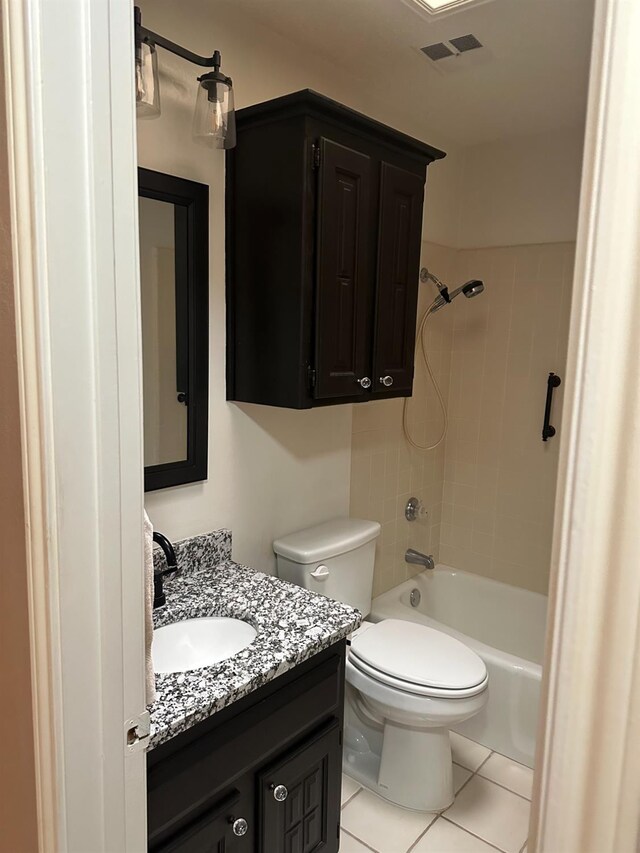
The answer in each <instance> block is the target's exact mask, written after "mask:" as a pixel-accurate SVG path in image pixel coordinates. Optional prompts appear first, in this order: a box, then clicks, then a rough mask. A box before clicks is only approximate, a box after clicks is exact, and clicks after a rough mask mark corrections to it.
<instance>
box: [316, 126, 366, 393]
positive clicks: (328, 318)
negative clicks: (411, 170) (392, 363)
mask: <svg viewBox="0 0 640 853" xmlns="http://www.w3.org/2000/svg"><path fill="white" fill-rule="evenodd" d="M317 144H318V145H319V147H320V162H321V166H320V175H319V178H318V181H319V187H318V238H317V246H316V259H317V277H316V328H315V333H316V368H315V369H316V384H315V396H316V397H318V398H331V397H353V396H354V395H356V394H364V393H365V390H366V389H365V388H363V387H362V385H361V384H360V383H359V380H360V379H362V377H364V376H365V371H366V369H367V366H368V356H369V346H370V343H369V342H370V330H369V323H368V316H369V310H370V309H369V306H370V276H371V273H370V255H371V242H370V241H371V224H372V208H371V159H370V157H368V156H367V155H366V154H362V153H361V152H359V151H353V150H352V149H350V148H346V147H345V146H344V145H339V144H338V143H337V142H332V141H331V140H329V139H321V140H320V141H319V143H317ZM365 385H366V383H365Z"/></svg>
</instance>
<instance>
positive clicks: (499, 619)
mask: <svg viewBox="0 0 640 853" xmlns="http://www.w3.org/2000/svg"><path fill="white" fill-rule="evenodd" d="M413 589H417V590H419V592H420V597H421V600H420V604H419V605H418V606H417V607H412V606H411V602H410V600H409V596H410V594H411V590H413ZM546 612H547V598H546V596H544V595H539V594H538V593H535V592H529V591H528V590H525V589H519V588H518V587H515V586H509V585H508V584H504V583H499V582H498V581H493V580H489V579H488V578H483V577H481V576H480V575H474V574H470V573H468V572H462V571H459V570H458V569H452V568H451V567H449V566H444V565H438V566H436V568H435V570H434V571H425V572H422V573H420V574H419V575H416V576H415V577H413V578H411V579H410V580H408V581H406V582H405V583H403V584H400V586H397V587H395V588H394V589H391V590H389V591H388V592H385V593H383V594H382V595H379V596H378V597H377V598H375V599H374V601H373V606H372V610H371V615H370V616H369V619H371V621H373V622H379V621H380V620H381V619H389V618H395V619H407V620H410V621H412V622H420V623H422V624H424V625H430V626H431V627H433V628H438V629H439V630H440V631H444V632H445V633H447V634H451V636H452V637H457V638H458V639H459V640H461V641H462V642H463V643H466V644H467V645H468V646H470V647H471V648H472V649H474V651H476V652H477V653H478V654H479V655H480V657H481V658H482V659H483V660H484V662H485V664H486V667H487V670H488V672H489V701H488V702H487V704H486V706H485V708H484V709H483V710H482V711H481V712H480V713H479V714H478V715H477V716H476V717H474V718H473V719H471V720H468V721H467V722H466V723H462V724H461V725H460V726H457V727H456V729H455V731H457V732H459V733H460V734H463V735H466V736H467V737H470V738H472V739H473V740H475V741H478V742H479V743H482V744H484V745H485V746H488V747H490V748H491V749H495V750H496V751H497V752H500V753H502V754H503V755H507V756H509V757H510V758H513V759H514V760H515V761H520V762H522V763H523V764H526V765H528V766H529V767H533V759H534V753H535V740H536V731H537V724H538V708H539V705H540V682H541V677H542V666H541V664H542V656H543V652H544V633H545V622H546Z"/></svg>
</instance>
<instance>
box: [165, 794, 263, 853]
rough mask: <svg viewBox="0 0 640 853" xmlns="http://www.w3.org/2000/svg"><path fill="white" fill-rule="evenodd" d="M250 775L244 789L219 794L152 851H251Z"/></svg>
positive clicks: (169, 852)
mask: <svg viewBox="0 0 640 853" xmlns="http://www.w3.org/2000/svg"><path fill="white" fill-rule="evenodd" d="M252 783H253V778H252V777H251V778H249V779H247V780H246V785H244V786H242V787H243V788H244V790H242V789H238V788H234V789H232V790H231V791H230V792H229V793H228V794H226V795H224V796H223V797H220V798H219V799H217V800H216V801H215V802H213V803H212V804H211V806H209V807H208V808H206V809H205V811H204V812H203V813H202V814H201V815H200V816H199V817H197V818H195V819H194V820H193V821H191V823H188V824H187V825H186V826H185V827H183V828H182V829H181V830H180V831H179V832H178V833H176V834H175V835H173V836H172V837H171V838H169V839H168V840H167V841H165V842H161V843H160V844H158V845H156V846H155V847H153V848H151V849H152V850H153V851H154V853H253V851H254V850H255V820H254V811H255V809H254V800H253V784H252Z"/></svg>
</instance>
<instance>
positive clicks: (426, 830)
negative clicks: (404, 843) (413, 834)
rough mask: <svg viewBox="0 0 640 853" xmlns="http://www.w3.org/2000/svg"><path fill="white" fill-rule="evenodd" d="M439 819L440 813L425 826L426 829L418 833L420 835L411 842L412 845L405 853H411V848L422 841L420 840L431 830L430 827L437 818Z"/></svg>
mask: <svg viewBox="0 0 640 853" xmlns="http://www.w3.org/2000/svg"><path fill="white" fill-rule="evenodd" d="M439 817H440V813H438V814H436V815H434V818H433V820H432V821H429V823H428V824H427V826H426V828H425V829H424V830H423V831H422V832H421V833H420V835H419V836H418V837H417V838H416V840H415V841H414V842H413V844H412V845H411V846H410V847H407V850H406V853H411V851H412V850H413V848H414V847H415V846H416V844H417V843H418V842H419V841H422V839H423V838H424V837H425V835H426V834H427V832H429V830H430V829H431V827H432V826H433V824H434V823H435V822H436V821H437V820H438V818H439Z"/></svg>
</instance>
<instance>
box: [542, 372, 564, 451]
mask: <svg viewBox="0 0 640 853" xmlns="http://www.w3.org/2000/svg"><path fill="white" fill-rule="evenodd" d="M561 382H562V379H560V377H559V376H558V375H557V374H555V373H550V374H549V378H548V379H547V401H546V403H545V405H544V424H543V426H542V440H543V441H546V440H547V439H548V438H553V436H554V435H555V434H556V428H555V427H553V426H551V424H550V423H549V418H550V417H551V400H552V398H553V389H554V388H557V387H558V385H560V383H561Z"/></svg>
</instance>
